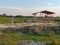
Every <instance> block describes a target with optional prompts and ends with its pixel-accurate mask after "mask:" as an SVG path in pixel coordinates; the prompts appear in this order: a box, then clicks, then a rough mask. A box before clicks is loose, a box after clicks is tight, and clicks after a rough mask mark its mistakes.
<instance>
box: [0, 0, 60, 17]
mask: <svg viewBox="0 0 60 45" xmlns="http://www.w3.org/2000/svg"><path fill="white" fill-rule="evenodd" d="M42 10H49V11H52V12H55V13H56V14H55V16H60V0H0V14H3V13H6V14H8V15H24V16H25V15H27V16H30V15H32V13H33V12H38V11H42Z"/></svg>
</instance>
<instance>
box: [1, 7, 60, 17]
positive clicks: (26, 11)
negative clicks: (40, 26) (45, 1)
mask: <svg viewBox="0 0 60 45" xmlns="http://www.w3.org/2000/svg"><path fill="white" fill-rule="evenodd" d="M42 10H49V11H53V12H55V13H56V14H55V16H60V7H53V6H48V7H40V8H19V7H0V14H3V13H6V14H8V15H24V16H32V13H33V12H38V11H42Z"/></svg>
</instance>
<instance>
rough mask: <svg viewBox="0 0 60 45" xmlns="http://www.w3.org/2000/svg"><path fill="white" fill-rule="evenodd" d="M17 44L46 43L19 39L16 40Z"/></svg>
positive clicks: (39, 44)
mask: <svg viewBox="0 0 60 45" xmlns="http://www.w3.org/2000/svg"><path fill="white" fill-rule="evenodd" d="M16 44H17V45H46V44H45V42H36V41H28V40H19V41H17V42H16Z"/></svg>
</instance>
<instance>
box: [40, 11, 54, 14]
mask: <svg viewBox="0 0 60 45" xmlns="http://www.w3.org/2000/svg"><path fill="white" fill-rule="evenodd" d="M40 13H44V14H47V15H48V14H55V13H54V12H51V11H47V10H44V11H41V12H40Z"/></svg>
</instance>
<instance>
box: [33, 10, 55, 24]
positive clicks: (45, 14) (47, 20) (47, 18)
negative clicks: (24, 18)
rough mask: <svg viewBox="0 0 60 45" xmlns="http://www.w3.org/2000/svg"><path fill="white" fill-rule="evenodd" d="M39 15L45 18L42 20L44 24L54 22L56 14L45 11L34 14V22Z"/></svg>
mask: <svg viewBox="0 0 60 45" xmlns="http://www.w3.org/2000/svg"><path fill="white" fill-rule="evenodd" d="M38 13H40V17H43V19H42V20H43V22H44V23H51V22H54V14H55V13H54V12H51V11H47V10H44V11H40V12H36V13H33V18H34V20H35V19H36V14H38Z"/></svg>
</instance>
